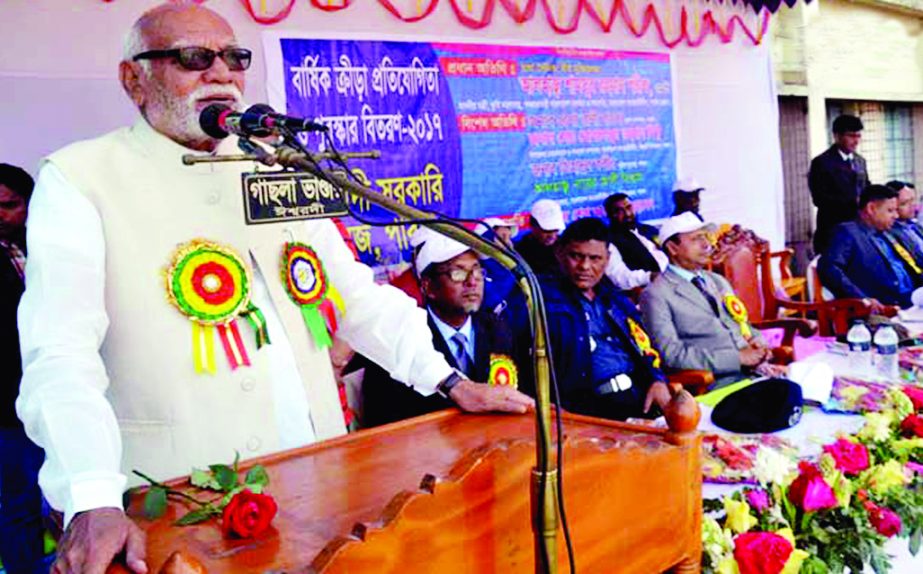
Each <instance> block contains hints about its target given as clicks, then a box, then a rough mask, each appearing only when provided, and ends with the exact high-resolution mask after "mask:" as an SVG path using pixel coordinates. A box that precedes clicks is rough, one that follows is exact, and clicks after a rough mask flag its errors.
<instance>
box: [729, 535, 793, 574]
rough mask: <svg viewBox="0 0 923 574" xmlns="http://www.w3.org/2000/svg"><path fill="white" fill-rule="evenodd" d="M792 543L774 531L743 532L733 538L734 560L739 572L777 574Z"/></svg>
mask: <svg viewBox="0 0 923 574" xmlns="http://www.w3.org/2000/svg"><path fill="white" fill-rule="evenodd" d="M793 550H794V548H793V547H792V543H791V542H789V541H788V540H786V539H785V538H783V537H781V536H779V535H778V534H776V533H775V532H744V533H743V534H740V535H738V536H737V538H735V539H734V560H736V561H737V567H738V568H739V569H740V574H779V572H781V571H782V568H784V567H785V563H786V562H788V557H789V556H791V555H792V551H793Z"/></svg>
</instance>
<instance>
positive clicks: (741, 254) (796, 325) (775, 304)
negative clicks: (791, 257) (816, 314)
mask: <svg viewBox="0 0 923 574" xmlns="http://www.w3.org/2000/svg"><path fill="white" fill-rule="evenodd" d="M769 265H770V258H769V257H761V254H759V253H754V252H753V251H752V250H751V249H750V247H748V246H741V247H739V248H738V249H735V250H734V251H732V252H730V253H728V254H727V255H726V256H725V257H724V259H723V260H722V261H721V262H720V263H719V264H716V265H715V271H716V272H718V273H720V274H722V275H724V277H725V278H726V279H727V280H728V283H730V284H731V287H733V288H734V292H735V293H736V294H737V297H738V298H740V300H741V302H742V303H743V304H744V307H746V308H747V314H748V315H749V317H750V323H751V324H752V325H753V326H754V327H755V328H757V329H773V328H782V329H783V330H784V334H783V337H782V346H783V347H789V348H791V346H792V345H793V343H794V341H795V336H796V335H798V336H800V337H810V336H811V335H813V334H814V333H815V331H816V328H815V326H814V325H813V324H812V323H810V322H809V321H807V320H805V319H797V318H780V317H779V308H780V307H788V301H787V300H784V299H777V298H776V297H775V293H774V292H773V289H772V288H771V285H772V273H771V269H770V267H769ZM767 272H768V273H769V274H768V282H767V280H766V273H767ZM761 275H763V277H761ZM764 285H770V289H769V292H770V293H771V294H772V295H773V297H772V298H771V299H770V298H768V297H767V296H766V289H764V287H763V286H764ZM764 299H765V300H766V301H765V303H766V305H764ZM796 310H797V309H796Z"/></svg>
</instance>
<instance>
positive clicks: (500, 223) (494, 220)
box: [484, 217, 516, 227]
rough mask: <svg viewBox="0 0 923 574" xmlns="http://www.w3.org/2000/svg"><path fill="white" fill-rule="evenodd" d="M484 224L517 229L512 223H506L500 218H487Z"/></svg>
mask: <svg viewBox="0 0 923 574" xmlns="http://www.w3.org/2000/svg"><path fill="white" fill-rule="evenodd" d="M484 223H486V224H487V225H489V226H491V227H516V225H515V224H513V223H510V222H509V221H504V220H502V219H500V218H499V217H485V218H484Z"/></svg>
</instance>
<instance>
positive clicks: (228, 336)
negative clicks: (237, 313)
mask: <svg viewBox="0 0 923 574" xmlns="http://www.w3.org/2000/svg"><path fill="white" fill-rule="evenodd" d="M215 327H217V329H218V338H219V339H221V346H222V347H224V354H225V355H226V356H227V358H228V364H230V365H231V370H234V369H237V368H238V367H241V366H245V367H249V366H250V357H248V356H247V349H246V347H244V342H243V339H241V338H240V329H238V328H237V321H231V322H230V323H228V324H227V325H220V324H219V325H215ZM235 350H236V351H237V352H236V353H235V352H234V351H235ZM238 355H239V356H240V361H238V360H237V357H238Z"/></svg>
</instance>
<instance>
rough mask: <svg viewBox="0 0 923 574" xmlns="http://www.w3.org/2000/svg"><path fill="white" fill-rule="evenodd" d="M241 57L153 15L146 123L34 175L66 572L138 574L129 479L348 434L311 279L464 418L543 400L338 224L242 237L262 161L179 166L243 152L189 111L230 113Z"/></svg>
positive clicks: (143, 23) (26, 402)
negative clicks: (312, 303)
mask: <svg viewBox="0 0 923 574" xmlns="http://www.w3.org/2000/svg"><path fill="white" fill-rule="evenodd" d="M250 59H251V53H250V51H249V50H248V49H245V48H244V47H241V46H239V45H238V44H237V41H236V39H235V36H234V33H233V31H232V30H231V28H230V26H229V25H228V24H227V22H226V21H225V20H224V19H222V18H221V17H220V16H218V15H217V14H216V13H214V12H212V11H210V10H208V9H206V8H203V7H201V6H199V5H197V4H189V3H183V4H164V5H160V6H158V7H156V8H153V9H152V10H150V11H148V12H147V13H145V14H144V15H143V16H141V18H140V19H139V20H138V21H137V22H136V23H135V25H134V27H133V29H132V31H131V33H130V35H129V38H128V41H127V43H126V53H125V59H124V60H123V61H122V62H121V64H119V77H120V80H121V83H122V86H123V87H124V89H125V91H126V92H127V94H128V95H129V97H130V98H131V100H132V101H133V102H134V103H135V105H136V106H137V107H138V110H139V111H140V113H141V116H142V118H141V119H140V120H139V121H138V122H137V123H135V124H134V125H133V126H131V127H128V128H123V129H119V130H116V131H114V132H112V133H109V134H106V135H103V136H102V137H99V138H97V139H94V140H89V141H84V142H79V143H75V144H73V145H70V146H68V147H66V148H64V149H62V150H60V151H57V152H55V153H53V154H51V155H50V156H49V157H48V158H46V160H45V161H44V163H43V164H42V166H41V170H40V172H39V177H38V183H37V187H36V190H35V194H34V196H33V199H32V208H31V211H30V218H29V225H28V236H27V242H28V247H29V256H30V260H29V265H28V268H27V271H26V285H27V289H26V292H25V295H24V297H23V300H22V305H21V307H20V314H19V315H20V316H19V318H20V331H21V337H22V353H23V359H24V361H23V363H24V376H23V381H22V390H21V394H20V396H19V399H18V401H17V411H18V414H19V416H20V418H21V419H22V420H23V422H24V423H25V427H26V431H27V432H28V434H29V436H30V437H31V438H32V439H34V440H35V442H36V443H38V444H39V445H41V446H42V447H43V448H44V449H45V452H46V457H47V458H46V462H45V465H44V466H43V468H42V471H41V474H40V483H41V485H42V488H43V491H44V493H45V495H46V497H47V498H48V500H49V502H50V503H51V505H52V506H53V507H54V508H56V509H59V510H61V511H63V512H64V515H65V522H66V524H67V527H66V531H65V535H64V538H63V540H62V543H61V545H60V547H59V552H58V560H57V563H56V565H55V571H56V572H60V573H69V572H89V573H94V574H96V573H100V574H101V573H102V572H103V571H104V570H105V568H106V567H107V566H108V564H109V563H110V562H111V561H112V560H113V559H114V558H115V557H116V556H118V555H120V554H122V553H124V557H125V562H126V564H127V565H128V567H129V568H131V569H132V570H133V571H135V572H138V573H142V572H146V570H147V567H146V564H145V562H144V558H145V556H144V540H143V536H142V534H141V532H140V530H139V529H138V528H137V527H136V526H135V525H134V524H133V523H132V522H131V521H130V520H129V519H128V518H127V517H126V516H125V514H124V513H123V511H122V491H123V490H124V489H125V486H126V471H127V470H130V469H133V468H137V469H142V470H144V471H146V472H147V473H149V474H150V475H151V476H153V477H155V478H157V479H166V478H169V477H172V476H179V475H183V474H187V473H188V472H190V470H191V469H192V467H194V466H195V467H200V468H202V467H204V465H208V464H211V463H215V462H220V461H224V460H228V459H230V458H232V457H233V456H234V451H235V450H236V451H239V452H240V453H241V454H242V455H243V456H245V457H253V456H258V455H263V454H266V453H270V452H274V451H278V450H280V449H285V448H292V447H297V446H301V445H304V444H307V443H310V442H312V441H315V440H318V439H325V438H328V437H333V436H337V435H340V434H342V433H344V432H345V427H344V422H343V418H342V411H341V409H340V405H339V400H338V396H337V390H336V386H335V384H334V381H333V376H332V371H331V367H330V360H329V357H328V355H327V349H326V346H327V344H329V334H328V333H327V331H326V329H328V328H330V329H331V330H332V328H331V327H329V325H330V324H331V323H332V321H327V322H326V324H325V321H324V320H323V319H320V323H318V322H317V321H314V322H313V323H311V325H308V323H309V321H308V320H307V319H305V318H304V316H303V315H302V309H301V306H300V305H299V304H298V302H299V301H300V300H302V298H303V297H306V296H307V295H308V294H311V293H315V291H314V288H315V287H316V286H317V285H318V284H325V285H326V286H327V290H326V291H322V290H318V291H316V293H321V292H326V293H328V294H329V295H330V296H331V298H332V299H337V301H336V305H335V307H337V308H338V310H337V311H335V313H336V314H337V315H338V319H339V321H338V323H339V331H338V336H339V337H341V338H343V339H344V340H346V342H348V343H349V344H350V345H351V346H352V347H353V348H355V349H356V350H358V351H360V352H362V353H363V354H365V355H366V356H368V357H370V358H372V359H373V360H374V361H376V362H378V363H380V364H381V365H382V366H384V367H385V368H386V369H387V370H388V371H389V372H390V373H391V374H392V375H393V376H394V377H395V378H397V379H399V380H401V381H403V382H405V383H407V384H408V385H411V386H412V387H413V388H414V389H416V390H417V391H418V392H419V393H420V394H422V395H431V394H433V393H435V392H437V389H439V387H440V385H445V384H446V383H451V386H452V390H451V391H450V392H448V393H447V394H448V395H449V397H450V398H452V399H453V400H455V401H456V403H457V404H458V405H459V406H460V407H462V408H463V409H466V410H473V411H479V410H501V411H513V412H524V411H526V410H527V409H528V408H530V406H531V405H532V400H531V399H530V398H528V397H527V396H525V395H522V394H521V393H519V392H518V391H516V390H515V389H512V388H510V387H503V386H489V385H480V384H475V383H473V382H472V381H469V380H467V379H462V380H461V381H459V380H458V375H456V374H455V373H454V371H453V370H452V369H451V367H450V366H449V365H448V364H447V363H446V361H445V359H444V358H443V357H442V355H440V354H439V353H438V352H436V351H435V350H434V349H433V345H432V342H431V341H432V339H431V335H430V331H429V329H428V328H427V324H426V314H425V312H424V311H423V310H421V309H418V308H417V307H416V305H415V304H414V302H413V301H412V300H411V299H409V298H408V297H406V296H404V295H403V294H401V293H399V292H398V291H397V290H395V289H393V288H390V287H384V286H377V285H375V284H374V283H373V281H372V273H371V271H370V270H369V269H368V268H367V267H365V266H363V265H361V264H359V263H356V262H355V261H354V259H353V257H352V255H351V253H350V251H349V249H348V248H347V247H346V245H345V244H344V243H343V241H342V239H341V237H340V235H339V233H338V232H337V230H336V228H335V226H334V225H333V224H332V223H331V222H329V221H326V220H317V221H311V222H306V223H291V222H287V223H279V224H276V223H273V224H264V225H259V226H247V225H246V224H245V223H244V218H243V217H242V213H243V210H242V205H241V201H242V199H241V198H242V194H241V191H240V185H241V173H242V172H244V171H252V170H253V168H254V166H253V165H245V164H206V165H197V166H193V167H187V166H184V165H183V164H182V162H181V157H182V156H183V155H184V154H187V153H193V152H199V153H203V154H207V153H212V152H218V153H221V152H225V153H228V152H232V151H233V150H234V149H235V147H236V141H234V140H235V138H233V137H231V138H228V139H227V140H225V141H224V142H221V145H219V141H217V140H215V139H213V138H211V137H209V136H208V135H206V134H205V133H204V132H203V131H202V130H201V129H200V128H199V125H198V118H199V114H200V112H201V111H202V109H204V108H205V107H207V106H208V105H210V104H212V103H216V102H218V103H223V104H226V105H228V106H231V107H233V108H239V106H240V102H241V93H242V91H243V88H244V72H245V70H246V69H247V67H248V66H249V64H250ZM283 257H285V258H286V259H284V260H283ZM289 264H290V265H289ZM283 265H285V267H284V268H285V269H288V270H289V271H288V272H287V274H286V276H285V277H284V278H283V277H280V273H279V269H280V268H283ZM165 275H166V280H165ZM283 279H284V280H283ZM319 282H320V283H319ZM334 289H335V290H336V292H337V293H338V294H339V297H334V296H333V290H334ZM329 308H330V306H328V309H329ZM309 327H310V328H309ZM219 339H220V342H217V340H219ZM254 341H256V343H255V342H254ZM215 355H217V358H216V356H215ZM225 358H226V359H227V360H226V361H225V360H224V359H225ZM217 359H222V360H220V361H219V360H217Z"/></svg>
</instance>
